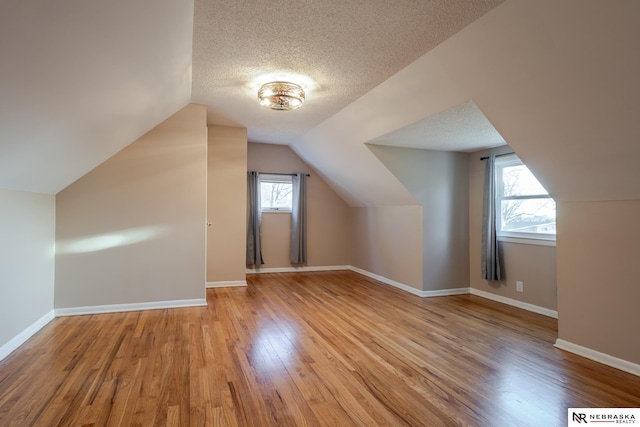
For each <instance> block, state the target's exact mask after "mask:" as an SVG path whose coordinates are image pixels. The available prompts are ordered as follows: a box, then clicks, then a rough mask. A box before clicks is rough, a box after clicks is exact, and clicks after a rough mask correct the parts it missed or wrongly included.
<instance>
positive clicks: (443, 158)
mask: <svg viewBox="0 0 640 427" xmlns="http://www.w3.org/2000/svg"><path fill="white" fill-rule="evenodd" d="M369 148H370V149H371V151H373V153H374V154H375V155H376V156H377V157H378V158H379V159H380V161H382V163H384V164H385V166H386V167H387V168H389V170H390V171H391V172H392V173H393V174H394V175H395V176H396V177H397V178H398V179H399V180H400V181H401V182H402V183H403V184H404V185H405V186H406V187H407V189H408V190H409V191H410V192H411V194H413V196H414V197H415V198H416V199H417V200H418V201H419V202H420V204H421V205H422V232H423V235H422V245H423V262H422V268H423V286H422V290H424V291H434V290H443V289H456V288H468V287H469V231H468V223H469V222H468V215H469V204H468V201H469V198H468V195H467V194H468V185H469V180H468V176H467V174H468V167H469V166H468V160H469V159H468V157H469V156H468V155H467V154H465V153H453V152H444V151H434V150H420V149H413V148H398V147H387V146H377V145H370V146H369Z"/></svg>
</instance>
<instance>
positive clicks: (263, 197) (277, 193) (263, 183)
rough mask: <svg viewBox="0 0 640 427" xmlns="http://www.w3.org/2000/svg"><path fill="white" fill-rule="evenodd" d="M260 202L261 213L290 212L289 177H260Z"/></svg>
mask: <svg viewBox="0 0 640 427" xmlns="http://www.w3.org/2000/svg"><path fill="white" fill-rule="evenodd" d="M260 202H261V206H262V210H263V211H287V212H290V211H291V206H292V203H293V183H292V181H291V176H290V175H268V174H261V175H260Z"/></svg>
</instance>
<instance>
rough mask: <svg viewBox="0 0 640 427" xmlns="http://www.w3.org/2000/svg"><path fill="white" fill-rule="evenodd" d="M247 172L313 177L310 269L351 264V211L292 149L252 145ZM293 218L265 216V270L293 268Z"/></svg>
mask: <svg viewBox="0 0 640 427" xmlns="http://www.w3.org/2000/svg"><path fill="white" fill-rule="evenodd" d="M247 169H248V170H253V171H258V172H274V173H296V172H304V173H309V174H310V175H311V176H310V177H309V178H308V180H307V194H308V197H307V209H308V212H307V233H308V240H307V255H308V260H307V263H306V265H307V266H343V265H349V263H350V251H351V241H350V239H349V234H350V227H351V210H350V208H349V206H348V205H347V203H346V202H345V201H344V200H342V198H340V196H338V195H337V194H336V192H335V191H333V190H332V189H331V187H329V186H328V185H327V184H326V183H325V182H324V180H323V179H322V178H321V177H320V176H319V175H317V174H316V173H315V171H314V170H312V169H311V168H310V167H309V166H308V165H307V164H306V163H304V161H302V159H300V157H298V155H297V154H296V153H294V152H293V151H292V150H291V149H290V148H289V147H288V146H284V145H274V144H257V143H249V152H248V160H247ZM290 237H291V214H289V213H264V214H263V215H262V255H263V258H264V261H265V264H264V265H263V266H262V267H263V268H278V267H291V263H290V262H289V246H290Z"/></svg>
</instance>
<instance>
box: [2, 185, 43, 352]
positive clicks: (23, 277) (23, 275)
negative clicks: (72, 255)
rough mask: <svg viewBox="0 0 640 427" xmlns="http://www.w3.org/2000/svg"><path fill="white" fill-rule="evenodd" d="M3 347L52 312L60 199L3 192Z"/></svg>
mask: <svg viewBox="0 0 640 427" xmlns="http://www.w3.org/2000/svg"><path fill="white" fill-rule="evenodd" d="M0 236H2V237H1V238H0V295H1V296H2V297H1V298H0V359H2V353H3V351H2V346H4V345H5V344H7V342H9V341H10V340H11V339H12V338H14V337H15V336H16V335H18V334H20V333H21V332H22V331H24V330H25V329H26V328H28V327H29V326H31V325H33V324H34V323H35V322H36V321H38V320H39V319H40V318H42V317H43V316H45V315H47V314H48V313H50V312H51V311H52V310H53V288H54V286H53V283H54V282H53V281H54V253H53V251H54V239H55V197H54V196H52V195H48V194H36V193H28V192H23V191H10V190H0Z"/></svg>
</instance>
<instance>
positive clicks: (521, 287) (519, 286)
mask: <svg viewBox="0 0 640 427" xmlns="http://www.w3.org/2000/svg"><path fill="white" fill-rule="evenodd" d="M516 292H524V283H522V282H521V281H519V280H518V281H517V282H516Z"/></svg>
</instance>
